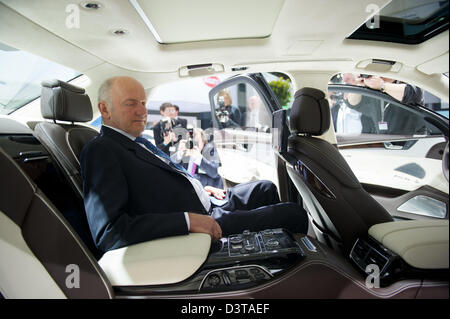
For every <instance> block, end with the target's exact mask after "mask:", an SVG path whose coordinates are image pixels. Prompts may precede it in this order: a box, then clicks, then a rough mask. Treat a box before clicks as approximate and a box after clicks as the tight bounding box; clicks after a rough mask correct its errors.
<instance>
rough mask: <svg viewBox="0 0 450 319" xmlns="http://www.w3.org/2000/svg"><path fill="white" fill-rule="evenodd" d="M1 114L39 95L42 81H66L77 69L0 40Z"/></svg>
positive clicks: (74, 75) (15, 108)
mask: <svg viewBox="0 0 450 319" xmlns="http://www.w3.org/2000/svg"><path fill="white" fill-rule="evenodd" d="M0 69H1V70H2V72H1V73H0V114H11V113H12V112H14V111H16V110H17V109H19V108H21V107H22V106H24V105H26V104H28V103H29V102H31V101H33V100H35V99H36V98H38V97H39V96H40V95H41V81H43V80H49V79H58V80H62V81H69V80H71V79H74V78H75V77H77V76H79V75H81V74H80V73H79V72H77V71H75V70H72V69H70V68H67V67H65V66H62V65H60V64H58V63H55V62H52V61H49V60H47V59H44V58H42V57H39V56H37V55H34V54H31V53H28V52H25V51H22V50H18V49H16V48H13V47H10V46H8V45H6V44H3V43H0Z"/></svg>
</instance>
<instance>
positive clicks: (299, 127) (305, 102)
mask: <svg viewBox="0 0 450 319" xmlns="http://www.w3.org/2000/svg"><path fill="white" fill-rule="evenodd" d="M289 127H290V130H291V133H294V134H298V133H306V134H310V135H322V134H323V133H325V132H326V131H328V129H329V127H330V107H329V105H328V101H327V100H326V99H325V93H323V92H322V91H321V90H318V89H314V88H308V87H305V88H302V89H300V90H298V91H297V92H295V95H294V103H293V104H292V107H291V113H290V119H289Z"/></svg>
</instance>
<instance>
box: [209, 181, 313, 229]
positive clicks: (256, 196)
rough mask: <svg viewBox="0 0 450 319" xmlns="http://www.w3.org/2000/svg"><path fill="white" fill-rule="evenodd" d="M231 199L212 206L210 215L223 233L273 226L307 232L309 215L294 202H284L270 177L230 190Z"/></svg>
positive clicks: (228, 197)
mask: <svg viewBox="0 0 450 319" xmlns="http://www.w3.org/2000/svg"><path fill="white" fill-rule="evenodd" d="M227 200H228V202H227V203H226V204H225V205H223V206H220V207H215V206H213V208H212V210H211V216H212V217H213V218H214V219H215V220H216V221H217V223H218V224H219V225H220V227H221V228H222V236H223V237H226V236H229V235H232V234H239V233H242V232H243V231H244V230H246V229H248V230H250V231H260V230H264V229H270V228H285V229H287V230H289V231H291V232H293V233H303V234H306V233H307V231H308V217H307V215H306V212H305V210H304V209H303V208H302V207H301V206H299V205H297V204H295V203H281V202H280V198H279V196H278V191H277V188H276V186H275V185H274V184H273V183H272V182H270V181H255V182H249V183H244V184H239V185H236V186H234V187H232V188H230V189H228V190H227Z"/></svg>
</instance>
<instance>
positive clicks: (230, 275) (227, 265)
mask: <svg viewBox="0 0 450 319" xmlns="http://www.w3.org/2000/svg"><path fill="white" fill-rule="evenodd" d="M181 237H183V238H181ZM181 237H180V238H174V239H173V240H176V241H177V243H178V244H176V245H175V244H173V243H172V244H170V245H166V246H165V247H172V249H174V250H176V249H178V248H179V247H180V245H182V244H183V243H184V245H185V246H186V245H187V247H185V248H182V249H181V250H182V251H183V254H181V255H183V256H184V255H186V256H187V252H186V251H185V250H186V249H188V248H189V247H191V246H192V245H191V244H188V241H189V242H192V243H193V240H194V239H195V238H197V237H199V235H198V234H190V235H189V236H187V237H186V236H181ZM191 237H192V238H191ZM199 239H200V238H199ZM168 240H169V239H167V238H165V239H161V240H155V241H152V242H148V243H142V244H137V245H134V246H135V247H127V248H121V249H118V250H117V251H110V252H107V253H106V254H105V256H103V257H102V260H100V264H101V265H102V268H103V269H104V270H105V272H107V274H108V275H109V276H110V277H111V278H110V280H112V281H113V279H114V278H115V277H119V276H118V275H117V274H119V273H124V272H126V273H128V272H129V269H128V268H127V267H128V266H127V264H126V263H124V261H123V258H124V257H123V256H124V255H130V252H131V251H133V250H135V249H137V253H136V254H135V255H136V258H143V257H142V256H150V255H154V250H155V247H153V246H155V242H156V243H158V241H159V242H161V244H165V243H167V241H168ZM199 242H203V241H199ZM207 243H208V245H209V241H208V242H207ZM140 246H143V247H147V246H148V249H147V248H146V249H147V250H146V251H145V254H143V253H142V252H143V251H142V248H140ZM177 247H178V248H177ZM183 247H184V246H183ZM194 247H198V244H194ZM138 248H139V249H138ZM203 248H204V247H203ZM203 248H202V249H203ZM121 250H126V251H127V252H122V251H121ZM197 250H198V249H197ZM158 251H159V250H158ZM164 251H165V253H164V254H162V255H161V256H160V257H158V261H160V260H162V259H161V258H163V257H164V256H166V255H170V256H172V255H177V254H179V253H177V254H175V252H174V253H173V254H172V253H170V254H168V253H167V250H164ZM111 256H113V257H114V260H112V261H111V260H109V259H111V258H112V257H111ZM181 257H182V256H181ZM193 257H194V255H192V254H191V255H190V257H189V258H188V259H189V260H191V259H192V258H193ZM136 258H133V260H132V261H133V264H132V265H135V264H136ZM303 258H305V254H304V251H303V250H302V248H301V246H300V244H299V243H298V242H297V241H296V240H295V238H294V237H293V236H292V234H291V233H289V232H288V231H286V230H284V229H281V228H277V229H266V230H264V231H259V232H251V231H248V230H246V231H244V232H243V233H242V234H234V235H230V236H228V237H226V238H222V239H221V240H218V241H214V242H212V243H211V247H210V249H209V252H208V253H207V256H205V257H204V262H203V263H202V265H201V266H200V267H199V268H198V270H197V271H196V272H195V273H193V274H192V275H190V276H185V279H184V280H181V281H180V279H181V276H172V277H173V278H175V277H176V278H178V280H175V279H173V280H170V281H169V280H167V279H165V280H164V281H165V282H167V284H163V283H162V282H161V280H158V281H152V282H149V281H148V278H150V274H146V275H145V278H146V279H145V280H146V281H147V283H144V281H140V282H136V281H133V282H132V281H130V279H129V278H128V277H126V278H125V281H124V280H121V281H120V282H119V281H118V280H115V281H114V282H115V283H116V284H117V286H116V285H114V286H115V290H116V293H118V294H120V295H123V296H124V295H146V294H177V293H214V292H223V291H236V290H240V289H246V288H251V287H255V286H257V285H259V284H261V283H265V282H268V281H269V280H271V279H272V278H274V277H276V276H277V275H278V274H282V273H285V272H286V271H287V270H288V269H291V268H292V267H295V266H296V265H298V263H299V262H300V261H301V260H302V259H303ZM119 261H120V262H119ZM167 261H168V262H169V261H170V262H173V257H171V258H170V259H168V260H167ZM142 262H144V261H142ZM145 262H146V264H148V262H149V261H145ZM178 263H181V259H180V261H179V262H178ZM118 264H120V265H122V266H121V267H125V268H127V269H128V270H127V271H118V270H117V269H116V268H117V267H116V266H114V267H112V266H111V265H118ZM163 264H164V263H163ZM165 265H166V268H165V270H164V269H163V268H161V271H160V273H161V274H165V275H164V276H166V277H167V274H166V273H167V272H168V270H170V269H171V267H167V264H165ZM130 267H131V266H130ZM110 268H111V269H110ZM175 268H180V267H175ZM108 269H110V270H111V271H107V270H108ZM152 269H154V270H157V269H156V267H155V266H154V265H153V264H152ZM125 270H126V269H125ZM143 274H145V273H143ZM154 274H155V275H154V276H153V277H157V278H160V277H161V276H162V275H157V274H156V271H154ZM172 277H171V278H172ZM127 281H128V284H127ZM170 282H172V283H170ZM175 282H176V283H175Z"/></svg>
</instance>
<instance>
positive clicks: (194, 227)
mask: <svg viewBox="0 0 450 319" xmlns="http://www.w3.org/2000/svg"><path fill="white" fill-rule="evenodd" d="M188 215H189V223H190V228H189V231H190V232H191V233H204V234H209V235H210V236H211V238H212V239H220V238H222V229H221V228H220V226H219V224H218V223H217V222H216V221H215V220H214V218H212V217H211V216H207V215H201V214H196V213H188Z"/></svg>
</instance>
